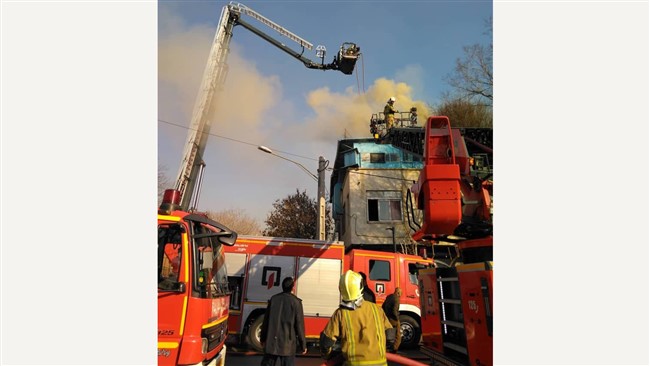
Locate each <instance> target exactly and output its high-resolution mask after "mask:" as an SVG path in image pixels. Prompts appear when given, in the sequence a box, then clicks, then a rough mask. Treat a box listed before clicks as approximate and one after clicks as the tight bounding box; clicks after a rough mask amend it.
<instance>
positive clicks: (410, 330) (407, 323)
mask: <svg viewBox="0 0 650 366" xmlns="http://www.w3.org/2000/svg"><path fill="white" fill-rule="evenodd" d="M399 324H400V330H401V331H402V343H401V345H400V348H404V349H413V348H416V347H417V346H418V344H420V336H421V335H422V333H421V330H420V323H418V322H417V320H415V319H413V318H412V317H410V316H408V315H400V316H399Z"/></svg>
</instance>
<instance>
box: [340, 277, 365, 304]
mask: <svg viewBox="0 0 650 366" xmlns="http://www.w3.org/2000/svg"><path fill="white" fill-rule="evenodd" d="M362 286H363V284H362V282H361V275H360V274H358V273H357V272H354V271H351V270H348V271H346V272H345V273H344V274H343V275H341V280H340V281H339V291H341V297H342V298H343V301H356V300H358V299H359V298H360V297H362V296H363V292H362V291H361V289H362Z"/></svg>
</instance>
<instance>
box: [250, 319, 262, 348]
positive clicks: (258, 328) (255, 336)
mask: <svg viewBox="0 0 650 366" xmlns="http://www.w3.org/2000/svg"><path fill="white" fill-rule="evenodd" d="M263 321H264V314H262V315H260V316H258V317H257V318H255V320H253V322H252V323H251V326H250V327H248V337H247V338H248V342H247V343H248V345H249V346H250V347H251V348H252V349H253V350H255V351H256V352H260V353H263V352H264V347H262V341H261V340H260V335H261V333H262V322H263Z"/></svg>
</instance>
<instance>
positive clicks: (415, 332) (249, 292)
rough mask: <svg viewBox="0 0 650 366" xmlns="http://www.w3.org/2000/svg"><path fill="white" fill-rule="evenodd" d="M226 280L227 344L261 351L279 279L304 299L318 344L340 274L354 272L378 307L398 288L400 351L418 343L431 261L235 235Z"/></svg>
mask: <svg viewBox="0 0 650 366" xmlns="http://www.w3.org/2000/svg"><path fill="white" fill-rule="evenodd" d="M225 252H226V260H227V262H228V281H229V283H230V288H231V290H232V296H231V302H230V317H229V321H228V333H229V341H228V343H229V344H245V345H248V346H250V347H251V348H252V349H254V350H257V351H261V350H262V346H261V342H260V327H261V325H262V321H263V319H264V312H265V311H266V306H267V301H268V300H269V298H270V297H271V296H273V295H275V294H277V293H279V292H281V286H280V284H281V283H282V279H284V278H285V277H287V276H291V277H293V278H295V280H296V285H295V290H294V291H295V294H296V296H298V297H299V298H301V299H302V303H303V309H304V315H305V335H306V337H307V340H308V342H309V343H316V342H317V341H318V339H319V336H320V332H321V331H322V330H323V328H325V324H327V321H328V320H329V318H330V316H331V315H332V313H333V312H334V310H336V308H338V306H339V302H340V297H339V290H338V282H339V278H340V275H341V274H342V273H343V272H344V271H346V270H348V269H352V270H354V271H357V272H364V273H365V274H366V275H367V278H368V287H369V288H371V289H372V290H373V292H374V293H375V296H376V298H377V303H378V304H381V303H383V302H384V300H385V299H386V297H387V296H388V295H389V294H391V293H393V291H394V290H395V287H397V286H398V287H400V288H402V297H401V304H400V320H401V321H402V322H401V331H402V334H403V336H402V345H403V347H405V348H406V347H415V346H417V344H418V343H419V341H420V334H421V332H420V302H419V295H420V294H419V288H418V281H417V270H418V268H423V267H428V266H430V265H431V264H432V260H431V259H425V258H422V257H419V256H415V255H405V254H399V253H397V254H395V253H389V252H379V251H372V250H361V249H353V250H350V251H349V252H348V253H345V247H344V245H343V243H342V242H327V241H320V240H308V239H290V238H271V237H254V236H244V235H242V236H239V237H238V238H237V241H236V243H235V245H234V246H231V247H225Z"/></svg>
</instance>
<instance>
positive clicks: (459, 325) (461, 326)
mask: <svg viewBox="0 0 650 366" xmlns="http://www.w3.org/2000/svg"><path fill="white" fill-rule="evenodd" d="M441 323H442V324H447V325H450V326H452V327H455V328H460V329H464V328H465V325H464V324H463V323H459V322H454V321H451V320H443V321H441Z"/></svg>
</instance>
